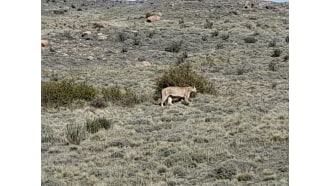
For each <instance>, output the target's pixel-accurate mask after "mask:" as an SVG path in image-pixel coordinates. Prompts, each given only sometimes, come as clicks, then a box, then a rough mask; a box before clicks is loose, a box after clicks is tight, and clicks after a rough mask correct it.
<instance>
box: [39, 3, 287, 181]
mask: <svg viewBox="0 0 330 186" xmlns="http://www.w3.org/2000/svg"><path fill="white" fill-rule="evenodd" d="M171 2H173V1H171ZM61 3H62V2H61ZM107 3H109V4H107ZM46 4H47V6H46ZM81 4H82V3H77V4H76V6H80V5H81ZM172 4H173V5H172ZM58 6H62V5H60V3H59V2H55V3H53V2H49V3H46V1H45V0H42V34H43V36H42V38H45V39H48V40H50V43H51V46H50V47H49V48H47V49H46V50H43V51H42V56H43V57H42V81H43V82H45V83H46V82H52V80H54V79H56V80H57V81H58V82H62V81H64V80H70V79H74V82H75V83H79V82H85V85H87V86H89V87H92V88H93V90H94V89H95V90H96V93H95V95H94V96H93V99H86V100H84V99H79V101H81V102H82V104H79V105H78V106H76V107H68V106H67V105H66V104H61V105H58V107H56V108H54V107H48V108H47V109H43V110H42V113H41V121H42V126H41V129H42V136H41V137H42V138H41V150H42V160H41V163H42V167H41V169H42V175H41V182H42V185H288V180H289V172H288V171H289V167H288V166H289V162H288V161H289V159H288V149H289V147H288V141H289V132H288V131H289V126H288V121H289V113H288V109H289V108H288V107H289V98H288V91H289V88H288V67H289V64H288V29H287V28H288V21H287V20H288V8H287V6H288V5H287V4H286V5H285V4H272V6H275V7H276V8H277V10H276V11H275V10H274V11H273V10H270V9H266V8H263V7H262V6H261V7H260V8H256V9H245V8H244V6H243V5H242V7H241V6H240V5H239V4H237V3H234V2H233V1H229V0H228V1H201V2H200V1H177V2H174V3H170V1H154V3H153V4H151V3H149V1H148V2H147V3H138V4H125V3H123V4H114V6H111V3H110V2H108V1H107V2H101V1H97V2H96V3H94V4H93V3H91V4H89V5H88V6H87V7H86V8H88V10H84V7H77V8H82V10H83V11H76V10H74V9H69V10H68V11H67V12H65V13H64V14H60V15H54V14H52V13H51V12H47V9H48V10H50V9H52V7H53V8H54V9H56V8H58ZM108 8H109V9H108ZM127 12H129V14H127ZM148 12H152V13H155V14H158V12H162V14H163V16H162V17H161V20H160V21H158V22H152V23H146V22H145V21H146V18H145V17H146V13H148ZM77 16H79V19H77ZM183 20H184V21H183ZM206 20H208V21H207V22H209V23H212V26H207V25H206V23H207V22H206ZM95 22H97V23H99V22H100V23H109V25H111V26H110V27H104V28H93V27H92V25H91V23H95ZM205 25H206V28H205ZM209 25H210V24H209ZM88 30H89V31H91V32H92V34H91V35H90V37H89V38H88V39H85V38H82V37H81V35H82V33H83V32H85V31H88ZM99 33H102V34H104V35H107V37H108V38H107V40H105V41H100V40H98V39H97V37H98V34H99ZM217 33H218V34H217ZM120 35H122V36H120ZM120 37H122V38H120ZM248 37H253V38H255V39H256V40H255V42H249V41H248V42H246V41H245V38H248ZM136 41H139V44H138V45H136ZM180 41H182V42H180ZM274 41H276V43H274ZM173 43H177V44H178V43H179V44H180V45H179V48H175V47H176V46H175V45H171V44H173ZM171 46H172V49H171V50H170V51H165V48H166V47H171ZM173 46H174V47H173ZM123 48H124V49H127V50H126V52H124V53H123V52H122V49H123ZM178 49H179V50H178ZM177 50H178V53H177V52H176V51H177ZM277 50H279V51H281V52H278V51H277ZM184 52H186V55H184V57H182V56H181V55H183V53H184ZM90 56H91V57H92V58H89V57H90ZM286 56H287V57H286ZM180 58H182V60H181V61H179V64H180V65H182V64H188V63H189V64H190V65H191V66H192V67H193V68H192V69H193V71H194V72H195V73H196V74H199V75H201V76H203V77H205V78H206V79H207V80H208V82H210V83H211V84H212V85H213V88H214V89H215V90H216V91H217V94H216V95H212V94H204V93H198V94H197V95H196V97H195V98H192V101H193V102H192V104H190V105H189V106H186V105H183V104H177V103H174V105H172V106H167V107H164V108H161V107H160V106H159V105H157V104H154V102H153V101H151V98H152V96H153V94H154V92H155V91H156V90H157V86H156V85H155V79H157V78H158V77H161V76H162V75H163V73H164V72H166V71H167V70H168V69H171V68H172V67H178V59H180ZM140 62H148V63H145V64H148V65H144V66H141V65H136V64H139V63H140ZM178 73H179V72H178ZM178 76H180V74H178ZM102 90H104V91H103V94H102ZM79 92H80V91H79ZM120 101H123V102H120ZM135 101H136V102H135ZM73 102H75V100H74V101H73ZM122 103H123V104H122ZM44 107H45V105H44V106H43V108H44ZM100 118H101V120H102V118H104V119H105V120H106V121H107V122H103V121H105V120H102V121H101V120H98V119H100ZM86 123H89V124H90V125H91V126H94V127H95V128H98V130H96V129H95V130H93V133H91V132H88V131H87V128H85V129H86V131H84V130H85V129H84V128H79V127H86ZM102 123H105V124H109V128H107V126H108V125H106V126H105V127H102V125H101V124H102ZM67 126H69V128H67ZM70 127H71V128H70ZM68 129H69V130H68ZM69 131H72V132H73V133H69ZM74 131H75V132H76V133H74ZM77 131H80V132H81V133H80V132H77ZM69 134H70V135H69ZM76 134H79V135H76ZM80 134H81V135H80ZM75 136H76V137H75ZM79 137H80V138H79ZM78 141H79V143H78Z"/></svg>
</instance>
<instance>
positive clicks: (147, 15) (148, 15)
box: [145, 12, 155, 18]
mask: <svg viewBox="0 0 330 186" xmlns="http://www.w3.org/2000/svg"><path fill="white" fill-rule="evenodd" d="M145 15H146V18H148V17H150V16H153V15H155V14H154V13H151V12H147V13H145Z"/></svg>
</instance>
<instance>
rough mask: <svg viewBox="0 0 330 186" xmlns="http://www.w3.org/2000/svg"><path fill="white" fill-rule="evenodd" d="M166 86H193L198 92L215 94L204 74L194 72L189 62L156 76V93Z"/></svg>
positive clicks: (158, 93)
mask: <svg viewBox="0 0 330 186" xmlns="http://www.w3.org/2000/svg"><path fill="white" fill-rule="evenodd" d="M168 86H181V87H184V86H195V87H196V89H197V91H198V92H200V93H207V94H216V90H215V88H214V86H213V84H212V83H210V82H209V81H208V80H207V79H206V78H205V77H204V76H202V75H199V74H197V73H196V72H194V71H193V70H192V66H191V65H190V64H189V63H186V64H182V65H180V66H177V67H173V68H170V69H168V70H166V71H165V72H164V74H163V75H162V76H161V77H159V78H157V79H156V95H160V92H161V90H162V89H163V88H166V87H168ZM192 95H193V93H192Z"/></svg>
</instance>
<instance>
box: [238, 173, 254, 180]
mask: <svg viewBox="0 0 330 186" xmlns="http://www.w3.org/2000/svg"><path fill="white" fill-rule="evenodd" d="M252 178H253V176H252V175H251V174H249V173H244V174H240V175H238V176H237V180H238V181H250V180H252Z"/></svg>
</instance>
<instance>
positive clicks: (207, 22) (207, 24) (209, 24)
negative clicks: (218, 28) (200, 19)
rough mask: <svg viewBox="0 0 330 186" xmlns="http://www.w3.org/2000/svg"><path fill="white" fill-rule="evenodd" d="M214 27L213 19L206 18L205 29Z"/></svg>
mask: <svg viewBox="0 0 330 186" xmlns="http://www.w3.org/2000/svg"><path fill="white" fill-rule="evenodd" d="M212 27H213V23H212V22H211V21H209V20H208V19H206V23H205V24H204V28H205V29H212Z"/></svg>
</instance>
